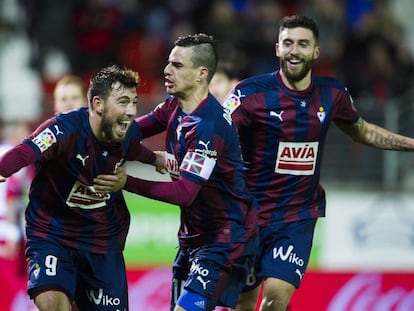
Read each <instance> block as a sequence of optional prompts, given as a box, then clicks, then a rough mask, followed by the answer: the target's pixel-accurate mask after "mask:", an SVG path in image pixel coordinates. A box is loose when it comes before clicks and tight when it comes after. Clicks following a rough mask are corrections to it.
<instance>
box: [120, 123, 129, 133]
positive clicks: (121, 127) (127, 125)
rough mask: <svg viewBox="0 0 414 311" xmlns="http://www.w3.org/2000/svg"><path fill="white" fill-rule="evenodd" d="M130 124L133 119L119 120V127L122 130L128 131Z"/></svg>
mask: <svg viewBox="0 0 414 311" xmlns="http://www.w3.org/2000/svg"><path fill="white" fill-rule="evenodd" d="M130 124H131V121H121V122H118V129H119V130H120V132H126V131H127V130H128V128H129V125H130Z"/></svg>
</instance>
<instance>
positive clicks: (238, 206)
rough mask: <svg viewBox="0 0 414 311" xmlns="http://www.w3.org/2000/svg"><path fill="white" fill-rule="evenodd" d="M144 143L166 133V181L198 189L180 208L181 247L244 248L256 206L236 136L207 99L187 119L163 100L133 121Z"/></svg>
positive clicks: (176, 106) (224, 114)
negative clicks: (224, 245)
mask: <svg viewBox="0 0 414 311" xmlns="http://www.w3.org/2000/svg"><path fill="white" fill-rule="evenodd" d="M138 123H139V125H140V128H141V129H142V133H143V136H144V137H147V136H149V135H153V134H156V133H157V132H161V131H164V130H166V131H167V132H166V152H167V162H168V168H169V171H170V175H171V176H172V178H173V179H179V178H184V179H187V180H190V181H192V182H193V183H196V184H199V185H202V187H201V190H200V191H199V192H198V194H197V196H196V198H195V200H194V201H193V202H192V203H191V204H190V205H189V206H180V209H181V224H180V229H179V233H178V237H179V239H180V243H181V244H180V245H181V246H192V247H195V246H199V245H203V244H209V243H215V242H227V243H228V242H244V241H245V240H246V239H247V238H249V237H251V236H252V234H253V233H254V232H255V230H256V223H257V218H256V217H257V215H256V212H257V204H255V201H254V198H253V196H252V195H251V194H250V193H249V192H248V190H247V185H246V180H245V175H244V172H243V162H242V157H241V149H240V144H239V140H238V136H237V130H236V128H235V126H234V124H233V123H232V121H231V118H230V115H229V114H228V112H227V111H226V110H224V109H223V107H222V106H221V105H220V103H219V102H218V101H217V100H216V99H215V98H214V97H213V96H211V95H209V96H208V98H207V99H205V100H204V101H203V102H202V103H201V104H200V105H199V106H198V107H197V108H196V109H195V110H194V111H193V112H192V113H190V114H187V113H185V112H184V111H183V110H182V109H181V107H180V105H179V101H178V99H177V98H176V97H169V98H168V99H167V100H166V101H165V102H164V103H162V104H160V105H159V106H158V107H156V108H155V109H154V111H152V112H151V113H149V114H148V115H145V116H143V117H140V118H139V119H138Z"/></svg>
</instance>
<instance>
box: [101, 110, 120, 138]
mask: <svg viewBox="0 0 414 311" xmlns="http://www.w3.org/2000/svg"><path fill="white" fill-rule="evenodd" d="M113 123H114V121H113V120H112V119H111V118H110V117H108V113H107V112H106V110H105V109H104V111H103V115H102V120H101V132H102V134H103V136H104V138H105V141H106V142H108V143H114V142H117V141H118V139H116V138H115V136H114V133H113V131H112V127H113Z"/></svg>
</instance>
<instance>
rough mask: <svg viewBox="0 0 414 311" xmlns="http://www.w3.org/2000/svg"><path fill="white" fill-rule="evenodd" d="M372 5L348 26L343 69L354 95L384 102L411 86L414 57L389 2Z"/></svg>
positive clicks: (377, 2) (382, 103)
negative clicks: (389, 7)
mask: <svg viewBox="0 0 414 311" xmlns="http://www.w3.org/2000/svg"><path fill="white" fill-rule="evenodd" d="M373 5H374V6H373V9H372V10H368V11H365V12H364V13H363V14H361V15H359V19H358V20H357V21H355V22H354V24H353V27H350V28H349V32H348V35H347V37H346V39H345V50H344V58H343V63H342V71H343V73H344V75H345V76H344V80H345V84H346V85H347V86H348V88H349V90H350V91H351V94H353V96H354V97H356V98H359V97H371V98H373V100H374V102H375V103H376V104H379V105H381V106H382V105H385V104H386V103H387V101H389V100H390V99H391V98H393V97H396V96H399V95H401V94H402V93H403V92H404V91H405V90H407V89H408V88H409V87H410V85H411V82H412V78H413V59H412V58H411V57H410V56H409V54H408V53H407V50H406V48H405V47H404V46H403V45H402V44H401V42H403V41H404V40H403V38H402V37H401V27H400V25H399V24H398V21H397V20H396V19H395V17H394V16H392V15H391V14H390V11H389V9H388V7H387V6H386V3H385V2H384V1H383V0H377V1H375V3H374V4H373ZM351 26H352V25H351Z"/></svg>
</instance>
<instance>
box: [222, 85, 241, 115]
mask: <svg viewBox="0 0 414 311" xmlns="http://www.w3.org/2000/svg"><path fill="white" fill-rule="evenodd" d="M243 97H246V95H243V94H242V93H241V91H240V90H238V89H236V90H234V92H233V93H230V95H229V96H228V97H227V98H226V99H225V100H224V102H223V107H224V108H225V109H227V110H228V111H229V112H230V114H232V113H233V111H234V110H236V109H237V107H239V106H240V105H241V101H240V98H243Z"/></svg>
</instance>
